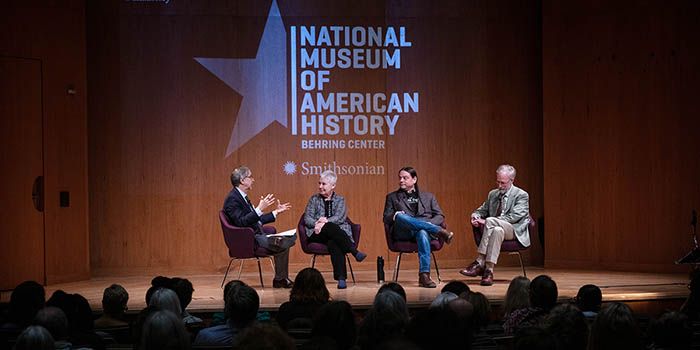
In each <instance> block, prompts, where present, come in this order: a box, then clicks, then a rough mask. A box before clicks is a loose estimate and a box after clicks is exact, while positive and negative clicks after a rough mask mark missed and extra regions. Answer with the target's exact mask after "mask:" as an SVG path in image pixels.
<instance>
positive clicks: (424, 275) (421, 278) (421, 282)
mask: <svg viewBox="0 0 700 350" xmlns="http://www.w3.org/2000/svg"><path fill="white" fill-rule="evenodd" d="M418 286H419V287H423V288H435V287H437V285H436V284H435V282H433V280H431V279H430V272H420V273H418Z"/></svg>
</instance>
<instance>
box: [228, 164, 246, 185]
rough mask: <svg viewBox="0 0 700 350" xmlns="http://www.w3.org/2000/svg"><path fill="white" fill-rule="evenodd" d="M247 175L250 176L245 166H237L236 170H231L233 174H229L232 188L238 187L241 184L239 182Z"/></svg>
mask: <svg viewBox="0 0 700 350" xmlns="http://www.w3.org/2000/svg"><path fill="white" fill-rule="evenodd" d="M248 175H250V169H249V168H248V167H247V166H243V165H241V166H239V167H238V168H236V169H233V172H232V173H231V184H232V185H233V187H238V185H240V184H241V181H243V179H245V178H246V177H247V176H248Z"/></svg>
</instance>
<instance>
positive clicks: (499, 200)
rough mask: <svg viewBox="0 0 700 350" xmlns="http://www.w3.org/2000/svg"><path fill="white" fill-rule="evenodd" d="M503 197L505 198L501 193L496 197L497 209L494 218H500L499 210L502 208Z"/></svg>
mask: <svg viewBox="0 0 700 350" xmlns="http://www.w3.org/2000/svg"><path fill="white" fill-rule="evenodd" d="M503 196H505V193H501V194H499V195H498V207H497V208H496V216H501V209H502V208H503Z"/></svg>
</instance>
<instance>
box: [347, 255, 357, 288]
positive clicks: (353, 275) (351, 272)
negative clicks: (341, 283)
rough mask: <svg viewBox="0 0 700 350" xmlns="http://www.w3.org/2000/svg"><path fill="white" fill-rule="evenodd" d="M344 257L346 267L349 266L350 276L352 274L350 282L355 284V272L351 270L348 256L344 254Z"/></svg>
mask: <svg viewBox="0 0 700 350" xmlns="http://www.w3.org/2000/svg"><path fill="white" fill-rule="evenodd" d="M345 259H346V260H347V261H348V267H350V276H352V284H355V273H354V272H353V271H352V264H351V263H350V258H349V257H348V255H347V254H345Z"/></svg>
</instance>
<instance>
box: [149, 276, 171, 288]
mask: <svg viewBox="0 0 700 350" xmlns="http://www.w3.org/2000/svg"><path fill="white" fill-rule="evenodd" d="M151 285H152V286H154V287H163V288H170V289H172V287H173V279H172V278H170V277H165V276H156V277H153V279H152V280H151Z"/></svg>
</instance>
